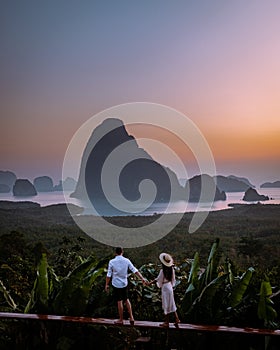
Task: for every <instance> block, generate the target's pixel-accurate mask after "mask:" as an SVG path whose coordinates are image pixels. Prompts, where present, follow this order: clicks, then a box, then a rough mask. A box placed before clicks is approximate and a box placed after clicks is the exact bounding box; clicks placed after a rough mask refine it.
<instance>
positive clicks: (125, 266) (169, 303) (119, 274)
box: [105, 247, 180, 328]
mask: <svg viewBox="0 0 280 350" xmlns="http://www.w3.org/2000/svg"><path fill="white" fill-rule="evenodd" d="M115 253H116V256H115V258H114V259H112V260H110V261H109V265H108V272H107V276H106V285H105V291H106V292H108V291H109V283H110V280H111V279H112V287H113V296H114V299H115V300H116V302H117V305H118V313H119V319H118V320H117V321H115V324H117V325H122V324H123V303H125V305H126V308H127V311H128V314H129V321H130V324H131V325H134V318H133V312H132V307H131V303H130V301H129V299H128V280H127V276H128V270H130V271H131V272H132V273H135V274H136V275H137V276H138V277H139V278H140V279H141V280H142V282H143V284H144V285H146V286H149V285H151V284H152V283H157V286H158V287H159V288H161V298H162V308H163V312H164V317H165V318H164V322H163V323H161V324H160V326H161V327H165V328H168V327H169V314H171V313H174V315H175V323H174V325H175V326H176V327H178V325H179V323H180V320H179V317H178V314H177V311H176V310H177V308H176V304H175V301H174V295H173V287H174V285H175V271H174V268H173V259H172V257H171V255H169V254H167V253H161V254H160V256H159V260H160V261H161V263H162V268H161V270H160V272H159V274H158V276H157V278H155V279H154V280H153V281H150V282H148V281H147V280H146V279H145V278H144V277H143V276H142V274H141V273H140V272H139V271H138V269H137V268H136V267H135V266H134V265H133V264H132V262H131V261H130V260H129V259H127V258H125V257H124V256H123V253H124V251H123V249H122V248H121V247H117V248H116V251H115Z"/></svg>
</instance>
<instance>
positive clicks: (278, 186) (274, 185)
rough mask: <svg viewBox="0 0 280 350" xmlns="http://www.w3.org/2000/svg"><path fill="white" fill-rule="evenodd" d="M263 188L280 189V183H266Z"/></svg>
mask: <svg viewBox="0 0 280 350" xmlns="http://www.w3.org/2000/svg"><path fill="white" fill-rule="evenodd" d="M261 188H280V181H275V182H265V183H263V184H262V185H261Z"/></svg>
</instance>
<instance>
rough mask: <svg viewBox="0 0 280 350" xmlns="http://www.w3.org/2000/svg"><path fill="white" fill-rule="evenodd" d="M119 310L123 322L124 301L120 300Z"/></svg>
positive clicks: (120, 319)
mask: <svg viewBox="0 0 280 350" xmlns="http://www.w3.org/2000/svg"><path fill="white" fill-rule="evenodd" d="M118 312H119V321H120V322H123V302H122V300H118Z"/></svg>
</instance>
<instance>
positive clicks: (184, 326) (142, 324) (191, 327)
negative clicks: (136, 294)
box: [0, 312, 280, 336]
mask: <svg viewBox="0 0 280 350" xmlns="http://www.w3.org/2000/svg"><path fill="white" fill-rule="evenodd" d="M0 319H13V320H38V321H60V322H75V323H84V324H87V323H90V324H97V325H106V326H116V325H115V324H114V322H115V320H112V319H108V318H91V317H72V316H57V315H40V314H23V313H14V312H0ZM160 323H161V322H151V321H137V320H135V322H134V326H131V325H130V323H129V321H127V320H125V321H124V324H123V325H121V326H119V325H118V327H128V326H129V327H139V328H146V329H156V328H157V329H164V328H162V327H160V326H159V324H160ZM168 329H170V330H181V331H195V332H214V333H220V332H222V333H239V334H251V335H262V336H265V335H270V336H277V335H280V330H279V329H277V330H270V329H258V328H238V327H226V326H214V325H196V324H189V323H180V324H179V328H176V327H175V326H174V325H173V323H170V326H169V328H168Z"/></svg>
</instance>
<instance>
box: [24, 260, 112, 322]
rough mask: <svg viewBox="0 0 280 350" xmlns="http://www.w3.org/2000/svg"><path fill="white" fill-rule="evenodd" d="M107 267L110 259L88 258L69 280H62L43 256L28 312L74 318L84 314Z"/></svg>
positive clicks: (27, 307) (70, 275)
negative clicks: (95, 286)
mask: <svg viewBox="0 0 280 350" xmlns="http://www.w3.org/2000/svg"><path fill="white" fill-rule="evenodd" d="M107 263H108V258H105V259H102V260H100V261H97V260H96V259H95V258H94V257H89V258H88V259H87V260H86V261H85V262H83V263H81V264H80V265H79V266H78V267H77V268H75V269H74V270H73V271H71V272H69V274H68V275H67V276H66V277H64V278H62V279H59V278H58V277H57V276H56V274H55V272H54V271H53V269H52V268H50V267H49V266H48V264H47V257H46V255H45V254H42V257H41V260H40V261H39V264H38V267H37V277H36V280H35V282H34V286H33V290H32V292H31V297H30V300H29V302H28V304H27V305H26V308H25V312H26V313H27V312H36V313H53V314H57V315H61V314H63V315H73V316H77V315H81V314H83V313H84V311H85V309H86V306H87V302H88V299H89V295H90V291H91V288H92V286H93V284H94V283H95V281H96V280H97V278H98V277H99V276H100V275H101V274H102V273H103V272H104V267H105V265H106V264H107Z"/></svg>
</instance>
